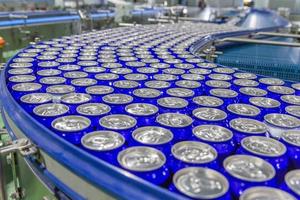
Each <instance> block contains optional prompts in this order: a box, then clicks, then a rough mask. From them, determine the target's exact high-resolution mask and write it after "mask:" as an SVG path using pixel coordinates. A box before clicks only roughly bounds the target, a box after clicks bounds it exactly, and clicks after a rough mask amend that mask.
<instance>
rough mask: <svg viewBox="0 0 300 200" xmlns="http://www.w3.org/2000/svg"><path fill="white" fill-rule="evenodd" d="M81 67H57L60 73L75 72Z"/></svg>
mask: <svg viewBox="0 0 300 200" xmlns="http://www.w3.org/2000/svg"><path fill="white" fill-rule="evenodd" d="M80 68H81V67H80V66H79V65H61V66H59V67H58V69H59V70H61V71H76V70H79V69H80Z"/></svg>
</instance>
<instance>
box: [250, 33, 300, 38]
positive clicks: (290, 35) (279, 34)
mask: <svg viewBox="0 0 300 200" xmlns="http://www.w3.org/2000/svg"><path fill="white" fill-rule="evenodd" d="M256 35H266V36H276V37H288V38H300V35H298V34H290V33H276V32H258V33H256Z"/></svg>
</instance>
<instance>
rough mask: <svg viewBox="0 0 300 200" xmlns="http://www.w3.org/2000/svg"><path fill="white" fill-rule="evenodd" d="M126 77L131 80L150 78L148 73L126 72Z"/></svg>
mask: <svg viewBox="0 0 300 200" xmlns="http://www.w3.org/2000/svg"><path fill="white" fill-rule="evenodd" d="M124 78H125V79H127V80H131V81H144V80H147V79H148V76H147V75H146V74H139V73H131V74H126V75H125V76H124Z"/></svg>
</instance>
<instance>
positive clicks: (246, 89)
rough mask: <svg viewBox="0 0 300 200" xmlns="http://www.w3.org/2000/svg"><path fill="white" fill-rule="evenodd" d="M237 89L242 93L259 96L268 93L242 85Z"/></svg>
mask: <svg viewBox="0 0 300 200" xmlns="http://www.w3.org/2000/svg"><path fill="white" fill-rule="evenodd" d="M239 91H240V92H241V93H243V94H246V95H249V96H253V97H261V96H265V95H267V94H268V92H267V91H265V90H263V89H260V88H255V87H242V88H240V89H239Z"/></svg>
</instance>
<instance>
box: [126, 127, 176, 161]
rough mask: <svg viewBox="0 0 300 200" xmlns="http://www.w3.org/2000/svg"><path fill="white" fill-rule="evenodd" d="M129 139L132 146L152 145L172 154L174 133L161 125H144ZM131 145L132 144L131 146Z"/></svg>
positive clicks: (167, 153) (166, 153)
mask: <svg viewBox="0 0 300 200" xmlns="http://www.w3.org/2000/svg"><path fill="white" fill-rule="evenodd" d="M131 136H132V137H131V138H130V139H129V144H131V145H132V146H150V147H153V148H156V149H158V150H160V151H161V152H163V153H164V154H165V155H170V153H171V145H172V144H173V141H172V140H173V133H172V132H171V131H170V130H168V129H165V128H163V127H159V126H143V127H140V128H137V129H135V130H134V131H133V132H132V135H131ZM131 145H130V146H131Z"/></svg>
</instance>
